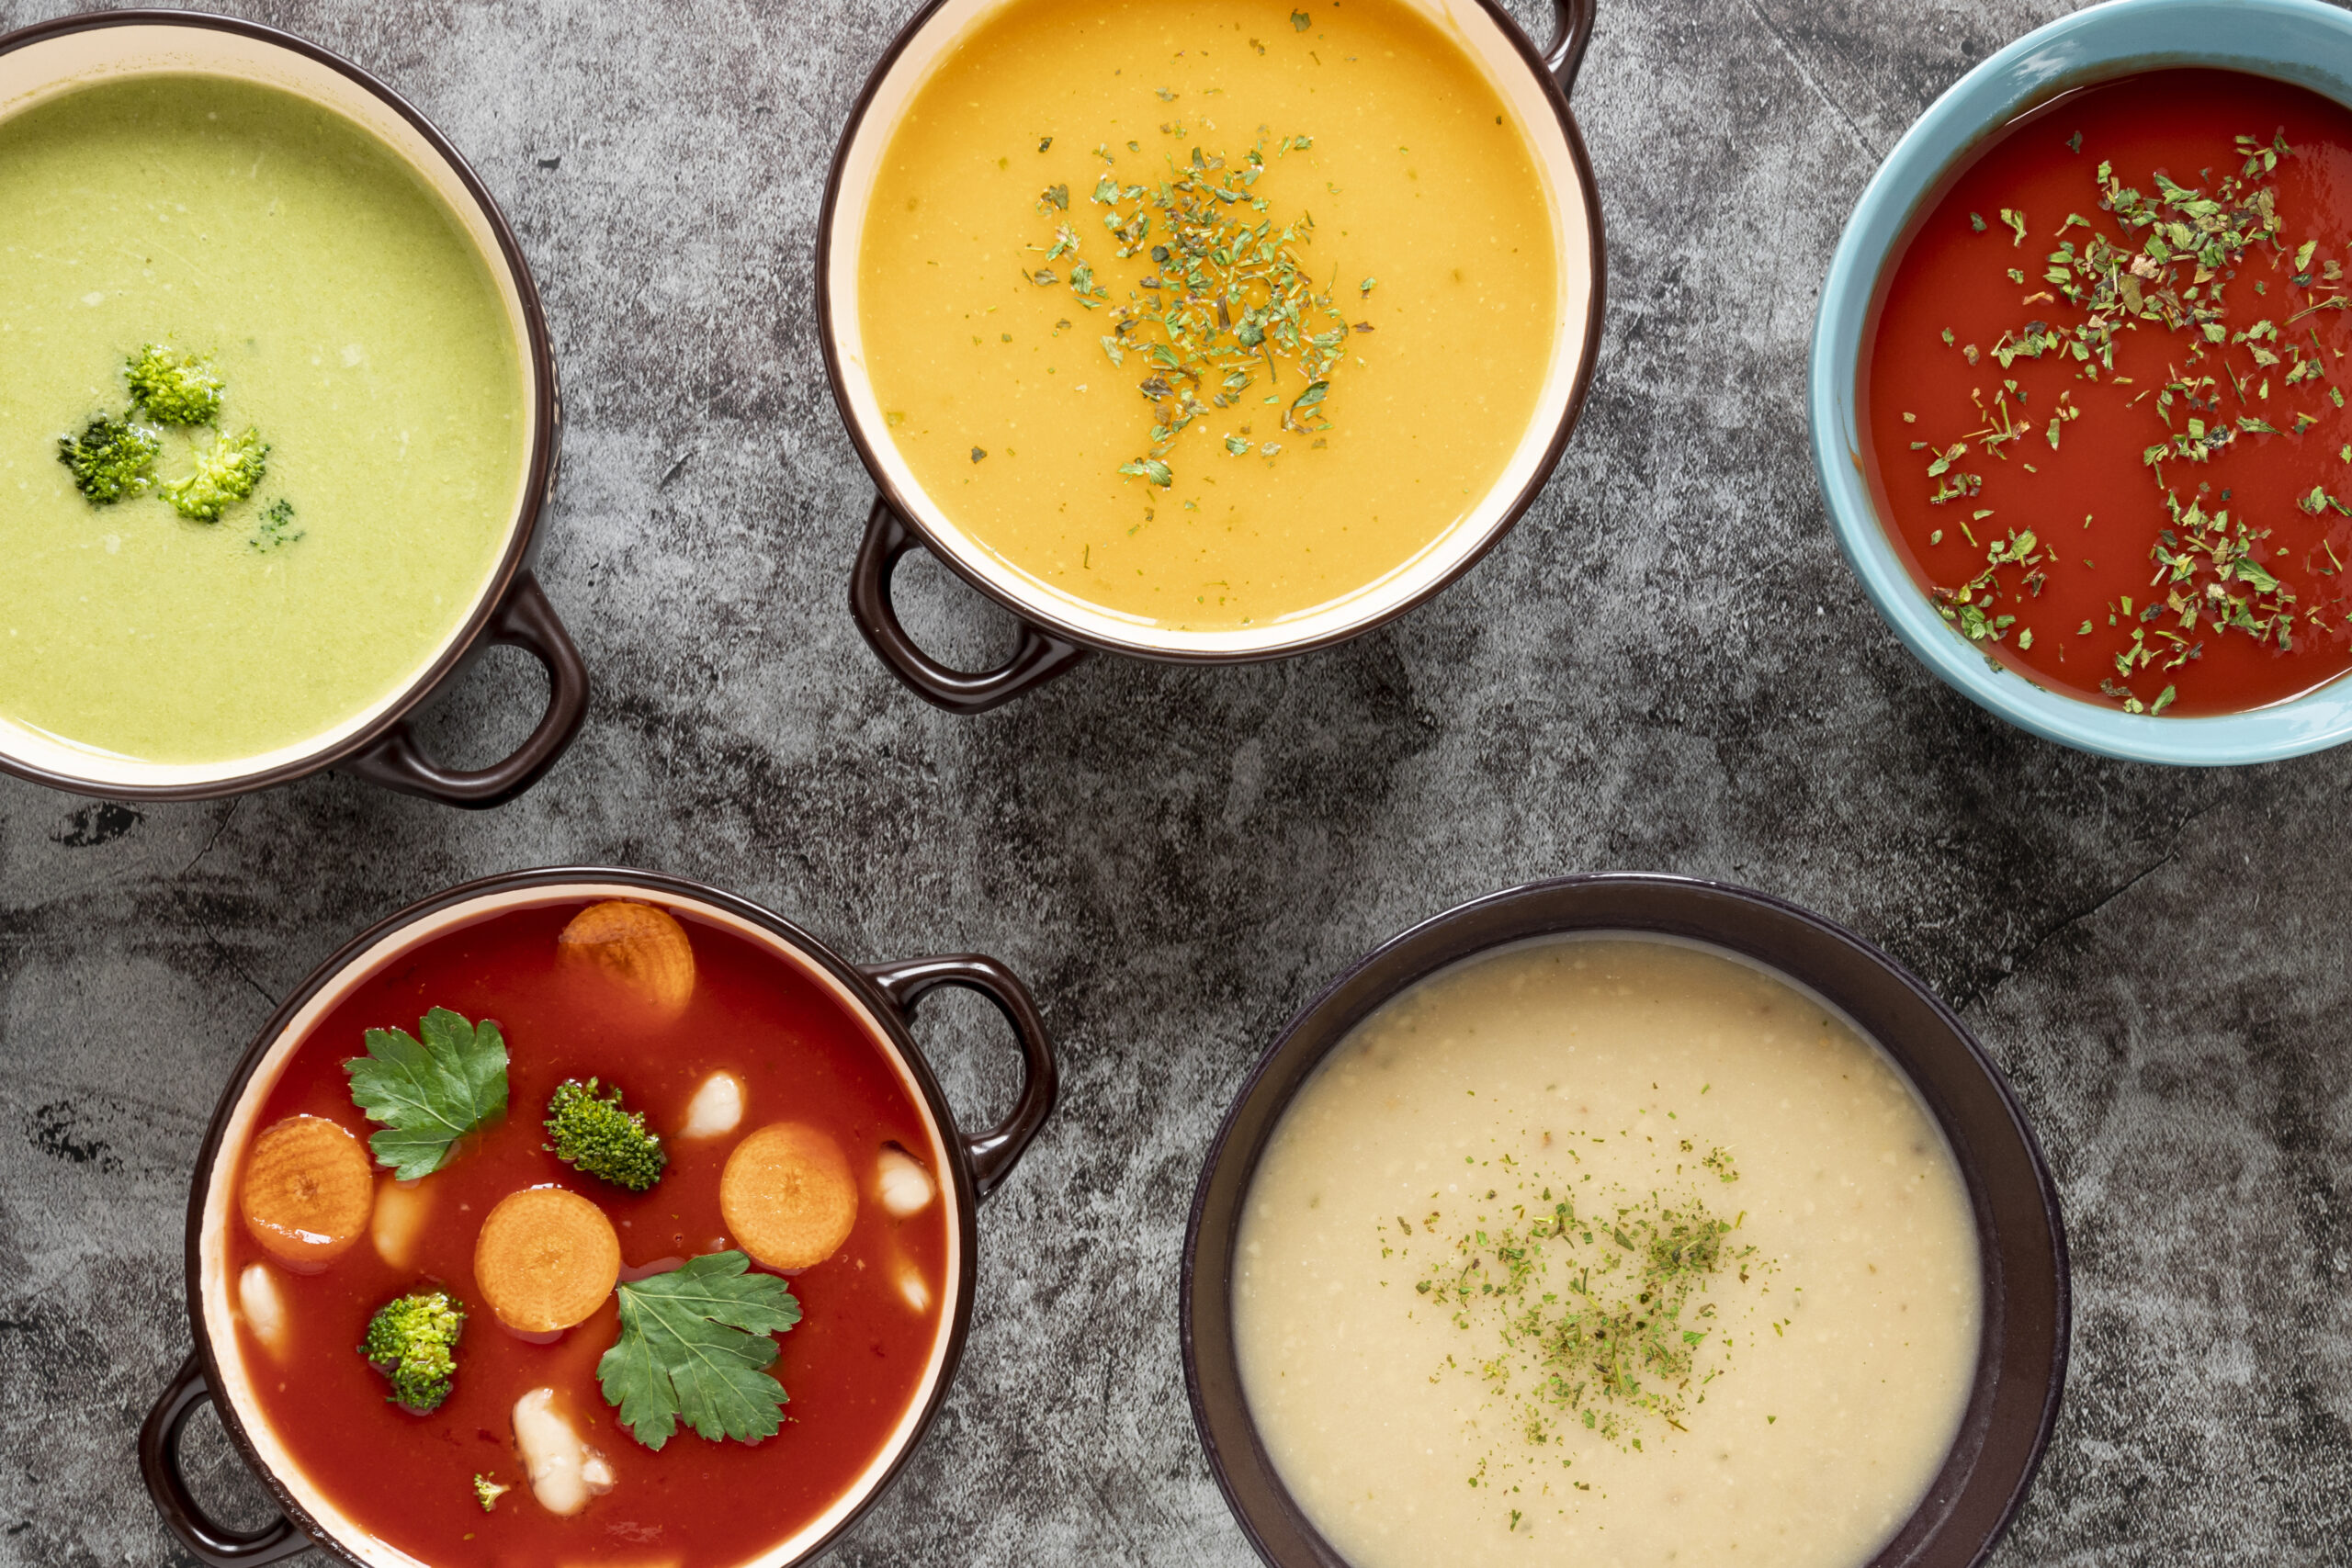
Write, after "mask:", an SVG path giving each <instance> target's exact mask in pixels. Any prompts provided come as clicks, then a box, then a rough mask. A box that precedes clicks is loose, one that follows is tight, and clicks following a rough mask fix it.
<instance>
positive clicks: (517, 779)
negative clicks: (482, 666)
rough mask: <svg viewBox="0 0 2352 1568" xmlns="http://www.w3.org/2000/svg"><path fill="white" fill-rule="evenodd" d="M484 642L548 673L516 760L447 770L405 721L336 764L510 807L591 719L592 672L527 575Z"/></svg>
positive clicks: (409, 788) (409, 789)
mask: <svg viewBox="0 0 2352 1568" xmlns="http://www.w3.org/2000/svg"><path fill="white" fill-rule="evenodd" d="M482 641H483V642H484V643H496V644H498V645H500V646H501V647H504V648H519V649H522V650H523V651H524V652H526V653H527V654H529V655H530V656H531V657H532V658H534V659H536V660H538V661H539V663H540V664H541V665H542V666H543V667H544V668H545V669H546V670H547V672H548V706H547V711H546V712H545V713H543V714H541V715H540V716H539V722H538V725H537V728H534V729H533V730H532V731H531V733H530V735H529V737H528V738H527V739H525V740H524V742H523V744H522V745H521V746H519V747H517V748H516V749H515V754H514V755H513V756H511V757H509V758H507V759H506V760H505V761H503V762H493V763H492V764H491V765H490V766H489V767H487V768H480V769H474V770H461V769H458V768H445V767H443V766H442V765H441V764H440V763H438V762H436V761H434V760H433V759H432V758H430V757H427V756H426V755H425V754H424V748H423V747H422V746H419V745H418V744H417V740H416V731H415V729H414V728H412V727H411V726H410V724H409V721H408V720H407V719H405V718H403V719H401V721H400V722H399V723H397V724H395V725H393V726H392V728H390V729H388V730H386V731H385V732H384V735H383V738H382V739H379V740H378V741H377V742H376V743H375V744H374V745H372V746H370V747H368V749H367V750H364V751H361V752H359V753H357V754H356V755H355V756H350V757H346V758H345V759H344V760H343V761H340V762H338V763H336V764H335V765H336V766H337V767H338V768H341V769H343V770H344V771H345V772H347V773H356V774H357V775H358V776H359V777H361V778H363V779H366V780H367V781H368V783H369V784H377V785H379V786H380V787H382V788H384V789H390V790H398V791H399V792H400V793H401V794H402V795H423V796H424V797H425V798H426V799H427V800H437V801H439V802H441V803H442V804H443V805H445V806H463V807H471V808H473V809H476V810H480V809H483V808H485V807H492V806H503V805H505V804H506V803H507V802H508V801H510V800H512V799H514V798H515V796H516V795H520V794H522V793H523V792H524V791H525V790H526V789H528V788H530V787H531V786H532V785H533V784H537V783H538V782H539V780H540V779H541V778H542V777H544V776H545V775H546V773H547V771H548V769H549V768H552V767H554V766H555V764H556V759H557V758H559V757H560V756H562V755H563V753H564V750H565V749H566V748H567V747H569V746H570V745H571V739H572V737H573V736H575V735H578V734H579V733H580V721H581V720H582V719H583V718H586V717H587V716H588V666H587V665H586V664H585V663H583V662H582V660H581V658H580V649H577V648H576V647H574V646H573V645H572V641H571V633H570V632H568V631H566V630H564V629H563V622H562V621H561V620H560V618H558V616H557V615H556V613H555V606H554V605H553V604H548V595H547V591H546V590H545V589H543V588H541V587H540V586H539V580H538V579H537V577H536V576H534V575H533V574H532V573H531V572H529V571H528V570H524V571H519V572H516V573H515V581H513V582H512V583H510V584H509V585H508V586H507V590H506V597H505V598H503V599H502V600H500V601H499V604H498V609H497V611H496V613H494V614H493V615H492V616H491V617H490V625H489V626H485V627H484V628H483V630H482ZM477 646H481V645H480V644H477Z"/></svg>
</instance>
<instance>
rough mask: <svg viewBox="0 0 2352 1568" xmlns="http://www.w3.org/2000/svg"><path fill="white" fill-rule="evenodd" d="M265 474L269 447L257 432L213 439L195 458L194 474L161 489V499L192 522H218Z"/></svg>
mask: <svg viewBox="0 0 2352 1568" xmlns="http://www.w3.org/2000/svg"><path fill="white" fill-rule="evenodd" d="M268 471H269V444H268V443H267V442H266V441H264V440H263V439H262V438H261V436H260V434H259V433H257V432H255V431H252V430H247V431H244V432H243V433H242V434H236V435H220V436H215V437H214V438H213V442H212V445H211V446H209V447H207V448H206V449H205V450H203V451H201V452H198V454H197V455H196V472H194V473H192V474H190V475H188V477H187V478H186V479H173V480H170V481H169V482H167V483H166V484H165V485H164V500H165V501H168V502H171V503H172V510H173V511H175V512H176V513H179V514H180V515H181V516H183V517H185V518H187V520H188V521H189V522H191V523H218V522H219V521H220V514H221V513H223V512H226V511H228V510H229V508H231V507H232V506H234V505H236V504H237V502H241V501H243V500H244V499H245V497H247V496H249V495H251V494H253V492H254V486H255V485H258V484H260V483H261V480H262V476H263V475H264V474H266V473H267V472H268Z"/></svg>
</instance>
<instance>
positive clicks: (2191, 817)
mask: <svg viewBox="0 0 2352 1568" xmlns="http://www.w3.org/2000/svg"><path fill="white" fill-rule="evenodd" d="M2228 798H2229V797H2228V796H2227V795H2223V796H2222V799H2220V800H2215V801H2212V802H2210V803H2209V804H2207V805H2204V806H2200V807H2198V808H2197V809H2196V810H2194V811H2192V812H2190V813H2189V814H2188V816H2186V817H2184V818H2181V819H2180V820H2179V821H2178V822H2177V823H2175V824H2174V825H2173V829H2172V834H2171V842H2169V843H2167V844H2166V845H2165V852H2164V853H2163V854H2161V855H2159V856H2158V857H2156V859H2155V860H2154V861H2152V862H2150V863H2148V864H2146V865H2144V866H2143V867H2141V868H2140V869H2139V870H2138V871H2135V872H2133V873H2132V874H2131V875H2130V876H2128V877H2126V878H2125V879H2124V880H2123V881H2122V882H2121V883H2120V884H2118V885H2117V886H2114V887H2113V888H2110V889H2109V891H2107V892H2105V893H2103V894H2101V895H2099V897H2098V898H2096V899H2094V900H2093V901H2092V902H2091V903H2090V904H2088V905H2086V906H2085V907H2084V908H2080V909H2077V910H2075V912H2074V913H2073V914H2071V915H2068V916H2065V917H2064V919H2060V920H2058V921H2057V922H2055V923H2054V924H2052V926H2050V927H2049V928H2048V929H2047V930H2045V931H2042V932H2041V935H2039V936H2037V937H2035V938H2034V939H2033V940H2032V941H2031V942H2028V943H2027V944H2026V945H2025V948H2024V950H2023V951H2021V952H2019V953H2016V954H2014V955H2013V956H2011V957H2010V959H2009V966H2008V968H2007V970H2005V971H2003V972H2002V975H2001V977H2000V978H1999V979H1997V980H1995V981H1994V982H1993V983H1992V984H1991V985H1988V986H1982V987H1977V988H1975V989H1973V990H1972V991H1970V992H1969V993H1968V995H1967V996H1966V997H1964V998H1962V999H1961V1000H1960V1002H1959V1003H1957V1004H1956V1005H1955V1006H1954V1007H1953V1009H1952V1010H1953V1011H1954V1012H1962V1013H1964V1012H1966V1011H1967V1010H1969V1009H1971V1008H1973V1007H1974V1006H1975V1005H1976V1004H1977V1003H1979V1002H1982V1001H1985V1000H1986V999H1988V998H1990V997H1991V996H1992V995H1993V993H1994V992H1995V991H1997V990H1999V989H2000V988H2001V987H2003V986H2004V985H2006V984H2007V983H2008V982H2009V981H2011V980H2013V979H2015V978H2016V977H2017V976H2018V975H2020V974H2022V973H2023V972H2024V970H2025V966H2026V964H2027V963H2028V962H2029V961H2030V960H2031V959H2032V957H2033V955H2034V954H2035V953H2039V952H2041V950H2042V948H2043V947H2044V946H2045V945H2046V944H2047V943H2048V942H2050V941H2051V940H2052V938H2054V937H2056V936H2057V935H2058V934H2059V933H2060V932H2061V931H2066V930H2067V929H2069V928H2070V927H2074V926H2078V925H2080V924H2082V923H2083V922H2084V921H2085V920H2087V919H2090V918H2091V917H2092V916H2094V915H2096V914H2098V912H2099V911H2100V910H2101V909H2104V908H2107V907H2108V906H2109V904H2112V903H2114V902H2115V901H2116V900H2117V899H2118V898H2120V897H2123V896H2124V895H2125V894H2126V893H2129V892H2131V889H2133V888H2134V887H2137V886H2140V884H2141V883H2143V882H2144V881H2146V880H2147V879H2148V878H2149V877H2151V876H2153V875H2154V874H2156V873H2157V872H2159V871H2162V870H2163V869H2164V868H2165V866H2168V865H2170V864H2171V863H2173V861H2174V860H2175V859H2176V858H2177V856H2178V855H2179V853H2180V841H2181V840H2182V838H2183V837H2185V836H2186V835H2187V834H2188V829H2190V828H2191V827H2192V826H2194V825H2195V824H2196V822H2197V820H2198V818H2201V817H2203V816H2205V815H2206V814H2207V813H2208V812H2211V811H2212V810H2214V809H2216V808H2217V807H2220V806H2221V805H2222V803H2223V801H2226V800H2227V799H2228Z"/></svg>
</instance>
